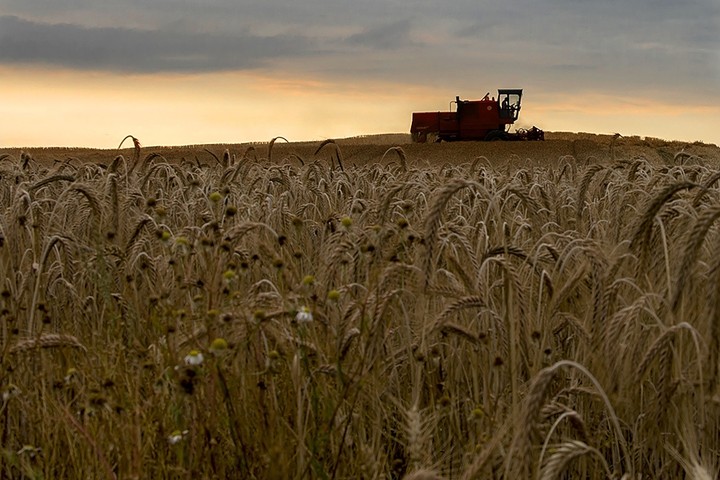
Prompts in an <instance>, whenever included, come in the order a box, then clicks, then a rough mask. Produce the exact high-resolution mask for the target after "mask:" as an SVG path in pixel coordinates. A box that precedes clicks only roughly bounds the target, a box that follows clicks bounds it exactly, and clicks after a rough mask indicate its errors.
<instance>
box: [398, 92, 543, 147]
mask: <svg viewBox="0 0 720 480" xmlns="http://www.w3.org/2000/svg"><path fill="white" fill-rule="evenodd" d="M522 94H523V91H522V89H520V88H501V89H499V90H498V96H497V99H496V98H495V97H491V96H490V92H488V93H487V94H486V95H485V96H484V97H483V98H482V99H481V100H461V99H460V97H455V101H454V102H452V103H454V104H456V109H455V111H449V112H416V113H413V116H412V125H411V127H410V133H411V134H412V139H413V142H419V143H425V142H433V141H435V142H439V141H447V142H450V141H457V140H480V141H495V140H544V139H545V133H544V132H543V131H542V130H540V129H539V128H537V127H532V128H531V129H529V130H525V129H523V128H520V129H517V130H516V131H515V132H512V133H511V132H510V131H509V128H510V125H512V124H514V123H515V121H516V120H517V119H518V115H519V114H520V101H521V100H522Z"/></svg>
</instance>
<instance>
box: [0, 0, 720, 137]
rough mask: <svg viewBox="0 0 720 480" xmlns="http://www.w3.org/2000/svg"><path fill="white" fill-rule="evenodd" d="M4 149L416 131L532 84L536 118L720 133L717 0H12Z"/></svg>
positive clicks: (530, 111) (527, 110)
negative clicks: (462, 106) (415, 124)
mask: <svg viewBox="0 0 720 480" xmlns="http://www.w3.org/2000/svg"><path fill="white" fill-rule="evenodd" d="M0 87H2V88H1V89H0V96H2V98H1V100H2V102H1V103H0V145H5V146H11V145H91V146H107V147H112V146H113V145H112V143H113V142H114V141H115V140H118V141H119V139H122V138H123V137H124V136H125V135H127V134H133V135H136V136H137V137H139V138H141V140H143V138H144V141H145V142H146V143H148V144H153V145H157V144H187V143H214V142H239V141H249V140H267V139H269V138H272V137H273V136H277V135H283V136H286V137H287V136H288V135H290V136H295V137H296V138H293V140H302V139H317V138H327V137H338V136H349V135H359V134H364V133H380V132H387V131H392V132H401V131H407V130H408V129H409V122H410V113H411V112H412V111H413V110H416V111H417V110H438V109H446V108H447V107H448V103H449V102H450V100H452V99H454V97H455V95H460V96H461V97H463V98H480V97H482V96H483V95H484V94H485V93H486V92H488V91H489V92H493V91H495V90H497V88H503V87H521V88H524V89H525V97H524V102H523V111H522V114H521V121H520V122H521V123H523V122H525V123H526V124H527V125H529V124H537V125H538V126H540V127H541V128H544V129H546V130H573V131H595V132H598V133H612V132H615V131H617V132H619V133H622V134H624V135H633V134H637V135H650V136H658V137H662V138H669V139H670V138H677V139H681V140H688V141H692V140H698V139H699V140H704V141H708V142H713V143H720V2H719V1H718V0H687V1H677V0H516V1H482V0H481V1H478V0H473V1H470V0H461V1H454V2H437V1H429V0H428V1H426V0H422V1H411V0H406V1H402V2H400V1H395V0H384V1H375V0H373V1H362V0H354V1H348V0H333V1H330V0H327V1H326V0H305V1H303V2H287V3H285V2H278V1H271V0H264V1H237V0H214V1H212V0H205V1H202V2H197V1H195V2H191V1H185V0H142V1H140V0H113V1H109V0H93V1H88V0H53V1H52V2H48V1H47V0H22V1H18V0H0Z"/></svg>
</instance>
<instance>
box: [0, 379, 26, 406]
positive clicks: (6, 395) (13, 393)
mask: <svg viewBox="0 0 720 480" xmlns="http://www.w3.org/2000/svg"><path fill="white" fill-rule="evenodd" d="M20 394H22V390H20V389H19V388H18V387H17V386H15V385H13V384H12V383H11V384H10V385H8V387H7V388H6V389H5V390H3V392H2V400H3V402H7V401H8V400H10V399H11V398H14V397H18V396H20Z"/></svg>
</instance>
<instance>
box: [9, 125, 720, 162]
mask: <svg viewBox="0 0 720 480" xmlns="http://www.w3.org/2000/svg"><path fill="white" fill-rule="evenodd" d="M614 138H615V137H614V136H613V135H609V134H593V133H573V132H547V133H546V135H545V139H546V140H545V141H544V142H451V143H445V142H443V143H434V144H433V143H430V144H423V143H412V142H411V138H410V135H409V134H404V133H389V134H377V135H363V136H357V137H349V138H342V139H336V140H334V142H335V143H336V144H337V146H338V147H339V148H340V152H341V155H342V157H341V158H342V161H343V162H344V163H346V164H347V165H364V164H366V163H368V162H374V161H378V160H379V159H381V158H382V157H383V154H384V153H385V152H387V150H388V148H391V147H395V146H398V147H401V148H402V149H403V152H404V153H405V155H406V158H407V160H408V161H410V162H413V163H417V164H419V165H423V164H437V163H438V162H440V163H446V162H447V163H450V164H457V163H462V162H468V161H473V160H474V159H476V158H478V157H481V156H484V157H487V158H490V159H492V160H493V161H494V162H506V161H512V160H516V161H518V160H519V161H522V162H525V163H538V164H543V163H545V162H549V161H555V160H557V159H558V158H560V157H563V156H566V155H570V156H572V157H574V158H575V159H576V160H578V161H580V162H598V161H608V160H611V159H612V158H613V154H614V156H615V157H616V158H628V159H631V158H645V159H646V160H648V161H659V162H661V163H671V162H672V161H673V159H674V157H675V155H676V154H677V153H678V152H685V153H686V154H687V155H688V156H692V157H695V158H698V159H701V160H704V161H720V147H718V146H717V145H714V144H705V143H702V142H692V143H690V142H681V141H669V140H663V139H659V138H652V137H638V136H629V137H623V136H619V137H617V138H615V139H614ZM613 139H614V140H613ZM139 140H140V141H141V142H142V141H143V139H142V138H140V139H139ZM272 143H273V159H274V160H275V161H280V162H281V163H285V162H286V161H293V160H291V159H290V158H288V157H289V156H291V157H292V158H294V159H295V160H294V161H303V162H312V161H314V160H317V159H322V158H327V156H328V155H329V153H330V152H334V150H333V149H332V148H324V149H321V150H320V151H318V147H319V146H320V145H321V144H322V141H321V140H316V141H299V142H286V141H285V139H284V138H283V137H277V139H276V140H275V141H274V142H272ZM270 144H271V141H267V142H247V143H237V144H230V143H227V144H225V143H218V144H205V145H184V146H143V147H142V152H143V155H147V154H150V153H154V154H158V155H161V156H162V157H164V158H165V159H166V160H168V161H169V162H181V161H183V160H190V161H195V162H196V163H199V164H203V163H208V162H210V163H214V159H213V156H215V157H218V158H220V157H222V155H223V153H224V152H225V150H227V151H228V152H229V154H230V155H235V156H236V157H239V158H241V157H242V156H243V155H246V154H247V155H250V156H255V157H257V158H263V157H264V158H269V157H270V156H269V155H267V152H268V147H269V145H270ZM128 145H132V142H129V141H126V142H124V144H123V145H122V147H123V148H122V149H119V150H118V149H93V148H82V147H78V148H74V147H47V148H2V152H3V153H7V154H10V155H16V156H19V155H20V154H21V153H22V152H23V151H24V152H27V153H30V154H31V155H32V156H33V158H35V159H36V160H38V161H40V162H43V163H45V162H50V163H55V162H57V161H64V160H67V159H68V158H74V159H77V160H80V161H81V162H94V163H101V164H104V163H107V162H109V161H111V160H112V158H114V157H115V156H116V155H117V154H121V155H123V156H125V157H126V158H130V157H131V156H132V155H133V149H132V148H126V147H127V146H128ZM613 149H614V152H613ZM387 158H389V159H395V158H397V157H396V156H393V155H388V156H387Z"/></svg>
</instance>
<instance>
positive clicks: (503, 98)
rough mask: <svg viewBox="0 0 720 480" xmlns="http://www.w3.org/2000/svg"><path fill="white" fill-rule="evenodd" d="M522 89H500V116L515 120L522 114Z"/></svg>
mask: <svg viewBox="0 0 720 480" xmlns="http://www.w3.org/2000/svg"><path fill="white" fill-rule="evenodd" d="M521 99H522V89H500V90H498V102H500V111H499V113H500V118H507V119H511V120H512V121H513V122H514V121H515V120H517V119H518V115H519V114H520V100H521Z"/></svg>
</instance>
